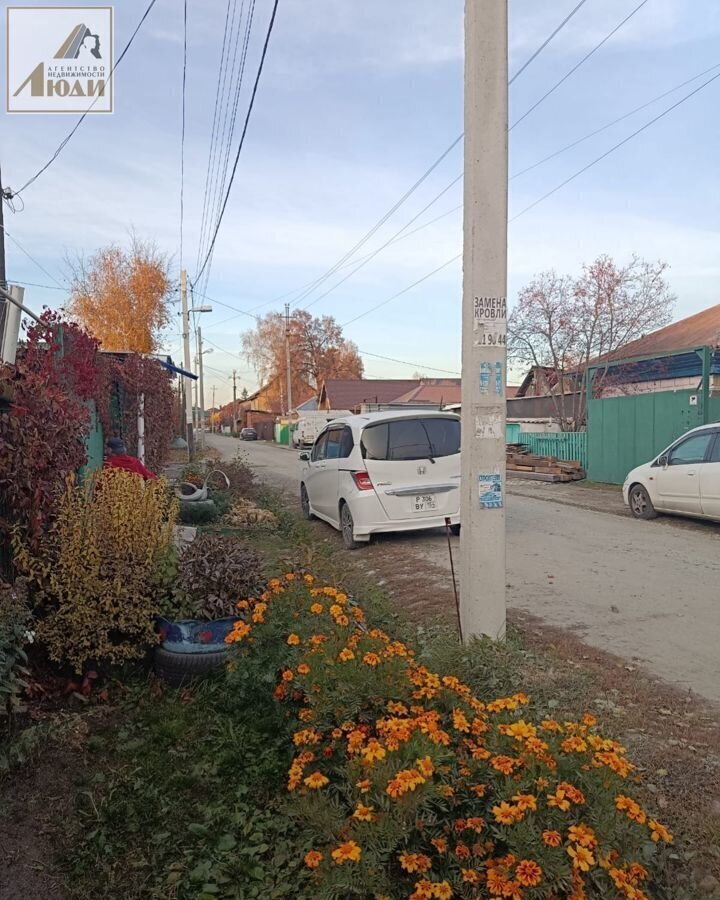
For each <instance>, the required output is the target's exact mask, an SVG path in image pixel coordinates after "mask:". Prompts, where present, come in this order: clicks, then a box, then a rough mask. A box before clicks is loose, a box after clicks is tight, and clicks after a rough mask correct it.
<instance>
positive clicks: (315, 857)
mask: <svg viewBox="0 0 720 900" xmlns="http://www.w3.org/2000/svg"><path fill="white" fill-rule="evenodd" d="M322 859H323V855H322V853H320V852H319V851H318V850H310V852H309V853H306V854H305V865H306V866H307V867H308V869H317V867H318V866H319V865H320V863H321V862H322Z"/></svg>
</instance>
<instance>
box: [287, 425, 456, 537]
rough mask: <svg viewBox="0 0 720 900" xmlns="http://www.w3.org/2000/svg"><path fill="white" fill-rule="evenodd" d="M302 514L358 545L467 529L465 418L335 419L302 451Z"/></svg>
mask: <svg viewBox="0 0 720 900" xmlns="http://www.w3.org/2000/svg"><path fill="white" fill-rule="evenodd" d="M300 459H301V460H302V462H303V467H302V472H301V476H300V499H301V502H302V508H303V513H304V515H305V517H306V518H308V519H310V518H313V517H314V516H317V518H319V519H323V520H324V521H325V522H328V523H329V524H330V525H332V526H333V528H337V529H338V530H339V531H340V532H341V533H342V536H343V541H344V543H345V546H346V547H347V548H348V549H350V550H353V549H355V548H356V547H357V546H358V544H359V543H366V542H367V541H369V540H370V537H371V535H373V534H379V533H381V532H388V531H418V530H420V529H426V528H438V527H443V526H445V525H446V524H447V521H448V520H449V524H450V526H451V528H452V530H453V531H454V532H455V533H457V532H458V531H459V528H460V418H459V416H456V415H453V414H452V413H444V412H426V411H423V412H418V411H417V410H414V411H402V412H378V413H368V414H367V415H359V416H348V417H345V418H342V419H336V420H335V421H333V422H332V423H330V424H329V425H328V426H327V427H326V428H325V429H324V430H323V431H322V432H321V434H320V435H319V436H318V438H317V440H316V441H315V444H314V445H313V448H312V451H311V452H306V453H301V454H300Z"/></svg>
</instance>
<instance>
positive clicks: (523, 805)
mask: <svg viewBox="0 0 720 900" xmlns="http://www.w3.org/2000/svg"><path fill="white" fill-rule="evenodd" d="M512 799H513V802H514V803H515V804H517V808H518V809H520V810H522V811H523V812H525V811H526V810H531V811H533V812H534V811H535V810H536V809H537V798H535V797H534V796H533V795H532V794H515V795H514V796H513V798H512Z"/></svg>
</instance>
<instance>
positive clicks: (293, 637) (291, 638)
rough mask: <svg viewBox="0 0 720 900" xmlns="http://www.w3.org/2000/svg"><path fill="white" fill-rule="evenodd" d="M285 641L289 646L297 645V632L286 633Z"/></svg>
mask: <svg viewBox="0 0 720 900" xmlns="http://www.w3.org/2000/svg"><path fill="white" fill-rule="evenodd" d="M287 642H288V644H290V646H291V647H297V645H298V644H299V643H300V638H299V637H298V635H297V634H290V635H288V639H287Z"/></svg>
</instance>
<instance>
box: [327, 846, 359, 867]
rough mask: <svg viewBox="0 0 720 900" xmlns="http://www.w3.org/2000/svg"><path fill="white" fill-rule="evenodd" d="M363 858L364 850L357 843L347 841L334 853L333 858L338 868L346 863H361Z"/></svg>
mask: <svg viewBox="0 0 720 900" xmlns="http://www.w3.org/2000/svg"><path fill="white" fill-rule="evenodd" d="M361 856H362V850H361V849H360V847H359V846H358V845H357V844H356V843H355V841H345V843H344V844H340V846H339V847H337V848H336V849H335V850H333V852H332V858H333V860H334V861H335V863H336V865H338V866H342V865H344V864H345V863H346V862H360V857H361Z"/></svg>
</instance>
